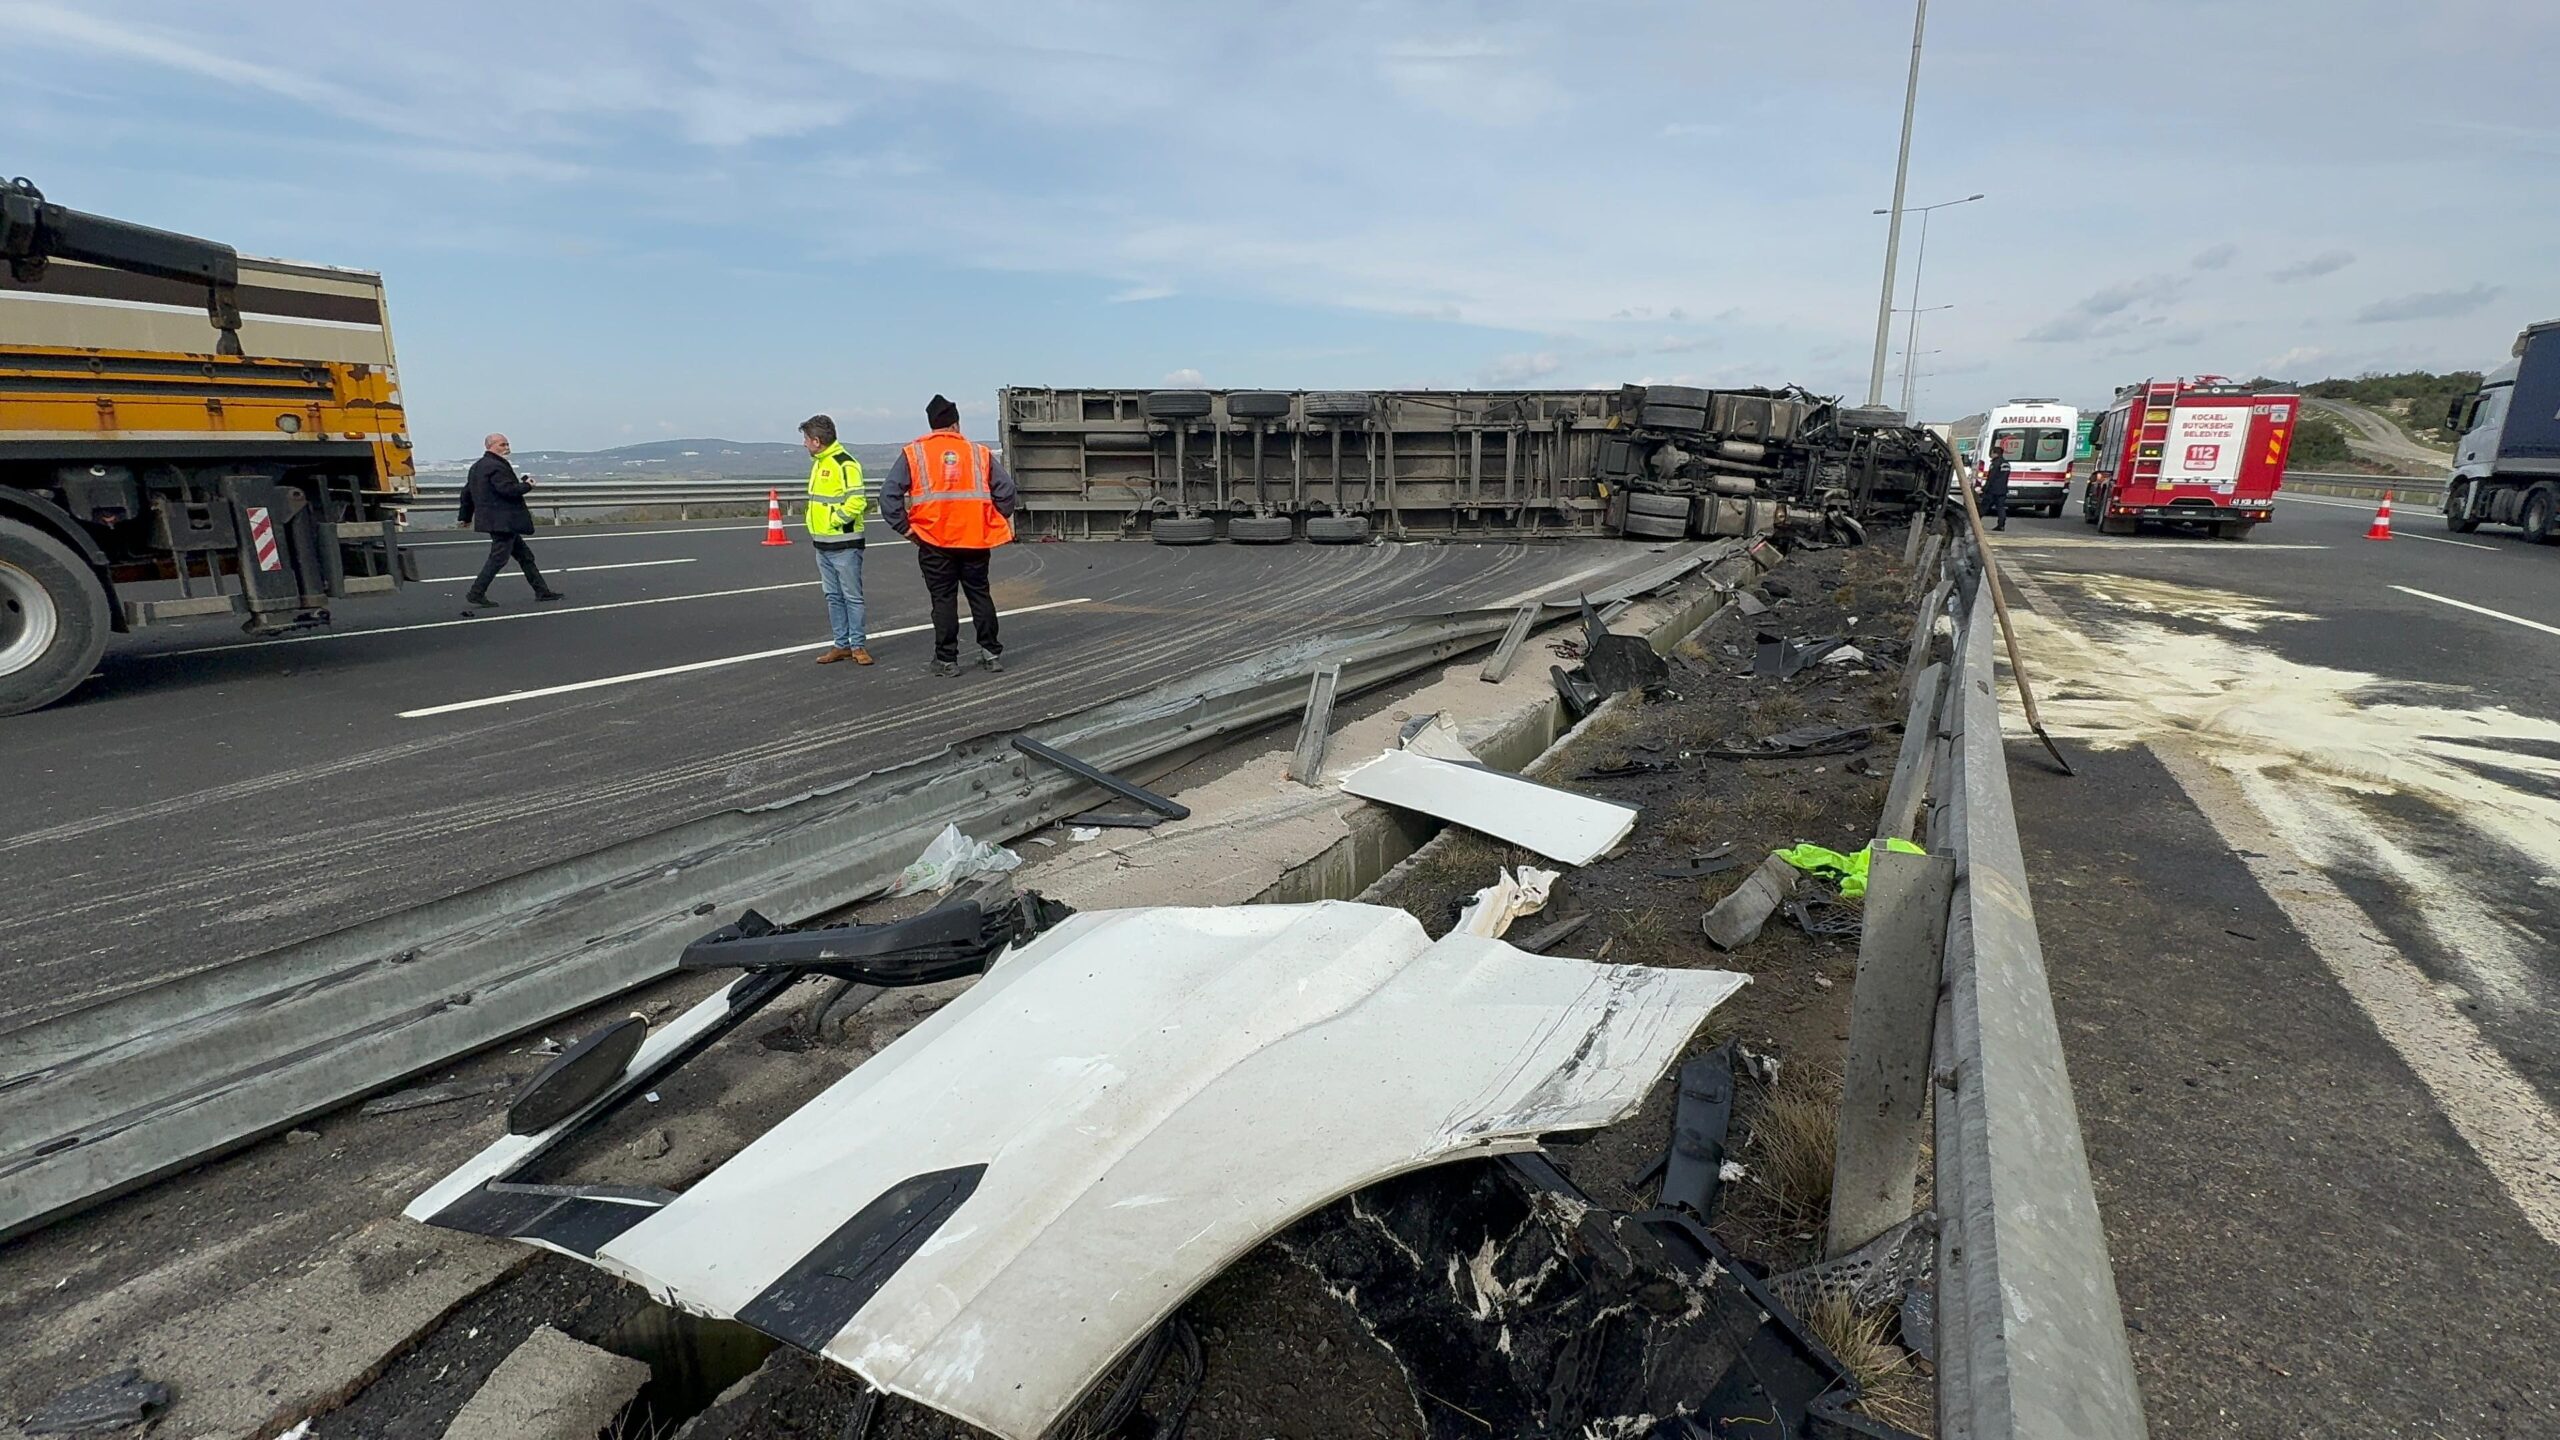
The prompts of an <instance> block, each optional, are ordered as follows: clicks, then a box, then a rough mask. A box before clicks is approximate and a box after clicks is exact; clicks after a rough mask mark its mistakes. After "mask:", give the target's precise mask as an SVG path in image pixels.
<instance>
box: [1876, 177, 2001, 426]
mask: <svg viewBox="0 0 2560 1440" xmlns="http://www.w3.org/2000/svg"><path fill="white" fill-rule="evenodd" d="M1981 198H1982V192H1981V191H1978V190H1977V191H1975V192H1974V193H1973V194H1971V195H1967V196H1966V197H1964V198H1963V199H1961V200H1941V201H1939V202H1938V203H1937V204H1935V205H1915V206H1912V207H1911V209H1912V210H1913V211H1915V212H1917V213H1918V214H1919V216H1920V253H1919V254H1918V255H1917V256H1916V257H1915V258H1914V259H1913V260H1912V262H1911V308H1910V309H1909V311H1908V312H1906V313H1908V314H1909V315H1910V316H1911V328H1910V329H1909V331H1907V332H1906V333H1905V334H1904V336H1903V340H1902V353H1903V354H1904V355H1905V356H1906V357H1907V356H1908V355H1909V354H1910V353H1911V347H1912V346H1913V345H1914V344H1915V343H1917V341H1918V338H1919V334H1920V311H1921V308H1922V307H1921V304H1920V278H1921V276H1922V275H1924V274H1925V273H1927V271H1928V268H1929V212H1930V211H1932V210H1944V209H1946V208H1947V207H1949V206H1951V205H1970V204H1972V203H1973V202H1974V201H1976V200H1979V199H1981ZM1895 201H1896V204H1899V203H1900V197H1899V196H1897V197H1895ZM1874 213H1876V214H1878V215H1882V214H1884V213H1885V212H1884V211H1882V210H1878V211H1876V212H1874ZM1928 308H1930V309H1932V310H1947V309H1952V308H1953V307H1952V306H1947V305H1932V306H1930V307H1928ZM1886 313H1887V314H1888V315H1890V314H1891V313H1892V312H1891V311H1887V312H1886ZM1902 369H1903V374H1902V410H1903V413H1904V414H1906V415H1908V414H1909V413H1910V412H1911V367H1910V365H1909V364H1908V363H1906V364H1905V365H1904V366H1903V367H1902ZM1883 377H1884V351H1883V349H1882V348H1881V347H1879V348H1878V349H1877V351H1876V384H1877V387H1878V388H1879V389H1880V388H1881V387H1882V385H1883ZM1868 403H1869V404H1873V403H1875V402H1874V401H1872V400H1871V401H1869V402H1868Z"/></svg>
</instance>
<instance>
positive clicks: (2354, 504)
mask: <svg viewBox="0 0 2560 1440" xmlns="http://www.w3.org/2000/svg"><path fill="white" fill-rule="evenodd" d="M2276 498H2277V499H2279V500H2283V501H2287V502H2289V503H2291V504H2295V505H2324V506H2327V507H2328V508H2329V509H2332V510H2366V511H2371V510H2378V509H2380V508H2382V502H2381V501H2379V500H2324V499H2321V498H2319V497H2317V496H2312V495H2286V494H2282V493H2279V494H2278V495H2277V496H2276ZM2391 503H2392V504H2393V505H2394V506H2395V507H2396V506H2399V505H2403V504H2406V503H2407V502H2406V501H2402V500H2394V501H2392V502H2391ZM2419 513H2421V514H2442V513H2443V512H2442V511H2420V512H2419ZM2391 518H2393V519H2394V520H2397V519H2399V518H2400V517H2399V516H2397V515H2394V516H2392V517H2391Z"/></svg>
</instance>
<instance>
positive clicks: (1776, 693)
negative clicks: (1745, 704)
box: [1752, 686, 1813, 735]
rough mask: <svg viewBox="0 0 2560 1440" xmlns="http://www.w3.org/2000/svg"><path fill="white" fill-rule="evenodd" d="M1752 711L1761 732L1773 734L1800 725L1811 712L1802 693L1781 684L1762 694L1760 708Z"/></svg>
mask: <svg viewBox="0 0 2560 1440" xmlns="http://www.w3.org/2000/svg"><path fill="white" fill-rule="evenodd" d="M1752 713H1753V717H1754V720H1755V722H1756V723H1757V724H1758V725H1759V726H1760V729H1761V732H1762V733H1763V734H1768V735H1775V734H1777V733H1778V732H1779V731H1781V730H1793V729H1795V728H1796V727H1797V726H1799V725H1802V724H1803V723H1804V722H1805V718H1806V717H1807V716H1809V715H1811V714H1812V713H1813V712H1812V711H1811V710H1810V709H1808V708H1807V707H1806V705H1805V703H1804V697H1803V696H1802V695H1799V694H1797V693H1796V692H1795V691H1793V690H1790V689H1787V688H1785V687H1784V686H1781V687H1779V688H1777V689H1775V690H1772V691H1770V692H1769V693H1768V694H1767V695H1766V696H1764V697H1763V698H1762V699H1761V701H1760V708H1759V709H1758V710H1756V711H1754V712H1752Z"/></svg>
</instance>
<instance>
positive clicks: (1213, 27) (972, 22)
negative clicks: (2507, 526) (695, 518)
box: [0, 0, 2560, 459]
mask: <svg viewBox="0 0 2560 1440" xmlns="http://www.w3.org/2000/svg"><path fill="white" fill-rule="evenodd" d="M1910 17H1911V12H1910V7H1909V5H1908V4H1907V3H1901V0H1893V3H1863V0H1836V3H1832V0H1815V3H1810V4H1801V5H1794V6H1762V5H1737V4H1718V3H1706V4H1699V3H1692V4H1658V5H1648V4H1602V3H1585V4H1574V5H1557V4H1553V3H1546V4H1536V5H1531V4H1505V3H1485V4H1454V3H1435V0H1408V3H1396V4H1382V3H1380V4H1358V3H1327V0H1307V3H1296V4H1285V5H1269V4H1266V5H1252V6H1246V5H1208V4H1200V3H1189V4H1176V3H1164V4H1111V3H1102V0H1046V3H1023V4H987V3H947V4H862V5H854V4H839V5H816V4H790V3H779V0H733V3H730V4H726V5H722V6H718V7H714V6H706V5H700V4H693V3H684V4H678V3H654V0H628V3H618V4H597V3H575V0H554V3H544V4H524V3H518V4H510V5H496V4H484V3H478V0H450V3H446V4H444V5H441V6H438V7H434V8H433V9H430V8H429V7H424V6H403V7H390V6H350V5H346V4H344V3H335V4H327V5H321V4H307V3H298V0H270V3H267V4H264V5H260V6H257V7H243V6H238V5H231V4H210V3H157V4H137V3H119V0H84V3H77V4H56V3H42V0H0V53H5V54H7V55H9V56H10V57H11V64H10V83H9V86H8V88H7V91H6V99H5V100H0V105H5V107H6V111H5V116H0V119H5V123H0V171H5V172H7V173H12V174H24V175H27V176H28V177H30V178H32V179H34V180H35V181H36V182H37V183H38V184H39V185H41V186H42V187H44V189H45V191H46V192H47V194H48V195H49V196H50V197H51V198H53V199H55V200H58V201H60V202H62V203H65V204H69V205H72V206H75V207H78V208H82V209H89V210H95V211H100V212H103V213H106V214H111V215H116V216H120V217H123V218H128V219H133V220H138V221H142V222H144V223H148V224H153V225H159V226H162V227H165V228H170V229H177V230H183V231H188V232H190V233H195V234H202V235H208V236H212V237H215V238H219V239H222V240H226V241H229V242H231V243H233V244H235V245H237V246H238V247H239V248H241V249H242V250H244V251H249V252H252V253H258V254H269V255H282V256H287V257H291V258H297V259H308V260H317V261H323V262H327V263H333V264H343V265H354V266H360V267H364V268H368V269H375V270H379V271H381V272H382V273H383V275H384V277H385V281H386V284H387V285H388V287H389V291H390V296H391V304H392V324H393V328H394V332H395V336H396V339H397V343H398V347H399V353H400V360H401V372H402V382H403V388H404V391H405V394H406V398H407V400H408V404H409V409H410V417H411V422H412V427H413V429H414V431H415V433H416V434H417V435H418V437H419V441H420V452H421V454H422V455H423V456H424V457H426V458H430V459H440V458H447V457H451V456H457V455H462V454H466V453H469V452H471V451H474V450H476V448H477V442H478V437H479V436H480V434H481V433H482V432H483V431H486V430H489V429H492V428H502V429H505V430H507V431H509V432H510V433H511V434H512V435H513V436H514V438H515V439H516V442H517V444H518V445H520V446H522V447H525V448H594V447H603V446H609V445H616V444H627V443H632V442H635V441H640V440H649V439H661V438H669V437H673V436H702V435H718V436H724V437H729V438H736V439H782V440H788V439H790V438H792V431H791V427H792V425H793V424H794V423H795V422H796V421H797V420H798V419H799V418H800V417H801V416H803V415H805V414H807V413H809V412H810V411H813V410H822V409H823V410H828V411H831V412H833V413H834V414H835V415H836V416H837V417H838V418H839V420H840V421H842V422H843V424H844V427H845V429H846V431H847V433H848V435H849V437H851V438H856V439H871V440H877V439H897V438H904V437H905V436H906V435H908V434H910V433H912V432H913V431H914V430H916V429H918V428H920V411H921V407H922V402H923V400H924V398H925V397H926V396H928V395H930V394H932V393H933V392H935V391H937V390H940V391H946V392H948V393H950V394H951V395H952V396H954V397H955V398H957V399H959V400H960V401H961V402H962V405H963V407H964V410H965V411H967V412H969V417H970V418H971V419H972V420H974V421H978V422H984V421H986V420H987V419H988V418H989V415H988V412H989V410H990V408H991V403H992V395H993V392H994V390H995V388H996V387H997V386H999V385H1004V384H1034V385H1037V384H1058V385H1076V384H1095V385H1105V384H1117V385H1154V384H1161V383H1167V382H1168V381H1171V382H1172V383H1186V382H1188V381H1190V380H1191V378H1192V377H1195V376H1196V377H1198V379H1199V380H1200V381H1202V382H1205V383H1208V384H1213V385H1257V386H1273V387H1280V388H1297V387H1302V386H1366V385H1433V386H1451V387H1455V386H1474V385H1528V384H1534V385H1586V384H1588V385H1614V384H1618V383H1621V382H1625V381H1636V380H1647V379H1651V380H1674V381H1690V382H1696V383H1705V384H1718V383H1733V384H1751V383H1772V384H1774V383H1783V382H1787V381H1797V382H1801V383H1804V384H1807V385H1811V386H1814V387H1815V388H1817V389H1823V390H1828V391H1834V392H1848V393H1850V394H1852V396H1853V397H1857V396H1862V395H1863V392H1864V390H1865V382H1866V370H1867V361H1868V355H1869V347H1870V346H1871V344H1872V337H1873V332H1874V324H1875V307H1876V298H1877V297H1876V292H1877V286H1878V282H1879V280H1880V278H1881V265H1882V246H1883V225H1884V222H1883V221H1882V220H1881V219H1879V218H1876V217H1873V216H1871V215H1870V214H1869V212H1870V211H1871V210H1873V209H1875V208H1877V207H1880V206H1883V205H1885V204H1886V203H1888V201H1889V200H1890V199H1891V189H1892V180H1893V148H1894V138H1895V134H1894V132H1895V128H1896V126H1897V125H1898V123H1899V120H1900V106H1901V98H1902V77H1903V73H1904V67H1905V65H1906V64H1907V61H1908V58H1909V44H1910ZM1930 21H1931V26H1930V32H1929V44H1928V49H1927V56H1926V63H1925V67H1924V70H1923V75H1922V91H1921V104H1920V116H1919V125H1918V132H1917V137H1916V140H1915V147H1914V155H1913V162H1912V178H1911V189H1910V195H1909V203H1910V204H1912V205H1915V206H1916V205H1922V204H1928V203H1931V202H1934V201H1939V200H1946V199H1951V198H1954V197H1957V196H1961V195H1966V194H1970V193H1973V192H1975V191H1982V192H1985V193H1986V194H1987V196H1988V198H1987V199H1985V200H1983V201H1981V202H1979V203H1976V204H1971V205H1965V206H1962V207H1959V208H1956V209H1952V210H1948V211H1943V212H1940V213H1939V214H1938V215H1937V216H1936V218H1935V220H1934V221H1933V223H1932V225H1931V227H1930V236H1929V253H1928V267H1927V273H1926V277H1925V291H1924V293H1923V294H1922V296H1921V303H1923V304H1924V305H1941V304H1944V305H1952V306H1953V307H1954V308H1953V309H1949V310H1945V311H1938V312H1932V313H1929V314H1927V315H1926V316H1925V318H1924V321H1923V329H1922V333H1921V343H1920V347H1919V348H1920V349H1921V351H1922V352H1923V354H1922V356H1921V362H1920V368H1921V370H1922V371H1923V372H1924V375H1925V378H1924V379H1923V381H1922V382H1921V384H1920V387H1919V389H1920V405H1919V407H1918V408H1919V409H1920V410H1921V411H1922V412H1924V414H1927V415H1930V416H1932V417H1937V418H1945V417H1950V416H1953V415H1957V414H1961V413H1964V412H1966V411H1970V410H1975V409H1979V408H1981V407H1982V406H1983V405H1985V404H1986V403H1989V402H1991V401H1994V400H1997V399H2000V398H2002V397H2004V396H2007V395H2011V394H2025V393H2033V394H2051V395H2061V396H2065V397H2068V398H2072V399H2075V400H2093V399H2096V398H2099V397H2103V396H2104V395H2106V394H2107V393H2108V392H2109V390H2110V389H2111V388H2112V387H2113V386H2114V385H2116V384H2118V383H2122V382H2124V381H2128V380H2133V379H2138V378H2141V377H2142V376H2144V375H2147V374H2151V373H2155V372H2157V373H2172V372H2184V373H2195V372H2225V373H2235V374H2248V373H2253V372H2258V371H2269V372H2273V373H2279V374H2291V375H2296V376H2302V377H2308V376H2314V375H2319V374H2327V373H2353V372H2355V371H2358V370H2363V369H2369V368H2399V367H2403V366H2428V367H2434V368H2445V367H2452V366H2458V365H2482V364H2486V363H2489V362H2491V361H2493V360H2495V359H2496V358H2498V357H2499V356H2502V355H2503V353H2504V351H2505V347H2506V345H2507V343H2508V341H2509V340H2510V339H2511V338H2512V336H2513V335H2514V333H2515V331H2516V330H2517V329H2518V328H2520V327H2521V326H2522V325H2523V324H2524V323H2525V322H2527V321H2530V320H2538V319H2543V318H2548V317H2550V316H2553V315H2560V267H2554V266H2553V265H2552V264H2551V261H2550V255H2551V254H2552V253H2553V246H2554V237H2555V235H2560V224H2555V222H2560V214H2555V209H2560V205H2556V204H2555V195H2560V191H2555V188H2554V187H2553V186H2552V184H2551V183H2550V177H2551V175H2552V174H2553V172H2554V169H2555V165H2560V90H2555V88H2554V87H2553V86H2551V85H2550V84H2549V81H2548V71H2547V67H2548V63H2549V60H2550V57H2551V56H2553V55H2555V54H2560V7H2554V6H2550V5H2548V4H2545V3H2540V0H2534V3H2526V0H2510V3H2497V4H2493V3H2486V0H2474V3H2460V0H2455V3H2446V4H2441V5H2436V6H2413V5H2409V4H2406V3H2405V0H2391V3H2363V0H2252V3H2251V4H2248V5H2245V6H2232V5H2228V4H2212V5H2208V4H2202V3H2193V4H2191V3H2184V0H2142V3H2133V4H2120V5H2103V6H2102V5H2095V4H2080V3H2071V4H2063V5H2056V4H2050V3H2045V4H2032V3H2018V0H2007V3H2001V0H1939V3H1938V4H1937V5H1936V6H1935V7H1934V8H1933V11H1932V13H1931V16H1930ZM1914 229H1915V230H1916V225H1915V227H1914ZM1916 238H1917V237H1916V234H1915V233H1912V232H1910V231H1907V232H1906V238H1905V245H1904V273H1905V288H1904V290H1903V292H1902V297H1901V300H1900V302H1899V303H1905V304H1907V303H1909V289H1908V280H1909V272H1910V265H1911V261H1912V258H1913V257H1912V248H1913V242H1914V241H1915V240H1916ZM1894 343H1895V345H1896V347H1897V348H1898V347H1899V346H1900V345H1901V343H1902V341H1901V335H1900V331H1899V327H1897V333H1896V337H1895V341H1894ZM1932 352H1934V353H1932ZM1897 364H1898V361H1897ZM1896 374H1897V375H1898V371H1897V372H1896ZM1892 388H1893V387H1892V385H1891V384H1890V383H1889V386H1888V389H1889V391H1890V390H1891V389H1892ZM1888 398H1889V399H1890V398H1891V396H1890V394H1889V395H1888ZM979 428H981V429H990V428H992V427H990V426H984V425H983V424H981V425H980V427H979Z"/></svg>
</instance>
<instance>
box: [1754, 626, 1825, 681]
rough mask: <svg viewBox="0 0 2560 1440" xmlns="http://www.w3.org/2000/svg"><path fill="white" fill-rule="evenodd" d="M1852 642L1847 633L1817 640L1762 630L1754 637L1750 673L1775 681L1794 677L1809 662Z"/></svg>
mask: <svg viewBox="0 0 2560 1440" xmlns="http://www.w3.org/2000/svg"><path fill="white" fill-rule="evenodd" d="M1848 643H1849V637H1847V636H1846V635H1826V636H1823V637H1821V638H1819V639H1814V640H1790V639H1788V638H1787V637H1785V636H1783V635H1772V634H1770V633H1769V632H1768V631H1766V630H1763V631H1761V632H1759V634H1757V635H1756V636H1754V637H1753V644H1754V646H1755V647H1756V648H1755V649H1754V651H1753V653H1752V657H1751V673H1752V674H1754V675H1761V676H1766V677H1769V678H1771V679H1776V680H1786V679H1790V678H1792V677H1793V676H1794V675H1795V674H1796V672H1798V671H1800V670H1802V669H1804V667H1806V666H1807V665H1810V664H1812V663H1813V662H1815V661H1817V660H1819V659H1821V658H1822V657H1823V656H1825V655H1828V654H1830V653H1831V652H1832V651H1834V650H1837V649H1839V648H1840V647H1841V646H1843V645H1846V644H1848Z"/></svg>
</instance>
